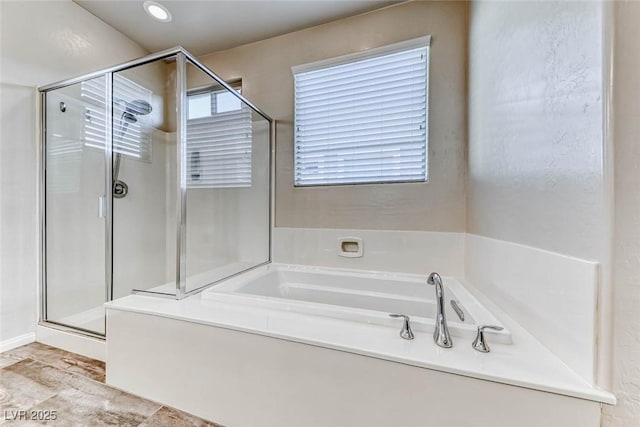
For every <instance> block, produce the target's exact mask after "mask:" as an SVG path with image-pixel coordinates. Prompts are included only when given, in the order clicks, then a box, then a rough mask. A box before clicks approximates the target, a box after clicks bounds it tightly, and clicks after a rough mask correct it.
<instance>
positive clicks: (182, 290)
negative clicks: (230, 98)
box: [38, 46, 275, 338]
mask: <svg viewBox="0 0 640 427" xmlns="http://www.w3.org/2000/svg"><path fill="white" fill-rule="evenodd" d="M174 57H175V60H176V66H177V73H176V75H177V79H176V80H177V81H176V107H177V116H178V120H177V127H176V133H177V144H176V145H177V159H179V160H178V161H177V165H176V175H177V177H178V179H177V180H176V181H177V184H178V185H177V186H176V188H175V191H176V196H177V198H176V200H177V201H179V203H177V212H176V213H177V235H176V244H177V251H176V293H175V298H176V299H183V298H185V297H187V296H189V295H193V294H195V293H198V292H201V291H202V290H204V289H206V288H208V287H210V286H213V285H215V284H216V283H218V282H219V281H220V280H218V281H215V282H212V283H208V284H206V285H203V286H200V287H198V288H196V289H192V290H190V291H187V276H186V274H187V272H186V255H187V254H186V226H187V222H186V211H187V174H186V164H187V134H186V131H187V117H186V111H187V63H190V64H191V65H193V66H195V67H196V68H198V69H199V70H200V71H202V72H203V73H205V74H206V75H207V76H209V77H210V78H212V79H213V80H215V81H216V82H217V83H218V84H219V85H220V86H222V87H224V88H225V89H227V90H228V91H230V92H231V93H233V94H234V95H235V96H236V97H238V98H239V99H240V100H241V101H242V102H244V103H245V104H246V105H248V106H249V107H250V108H251V109H252V110H253V111H254V112H256V113H258V114H259V115H260V116H262V117H263V118H264V119H266V120H267V121H268V122H269V148H268V160H267V161H268V162H269V168H270V172H269V183H268V188H269V221H268V223H269V235H268V238H269V242H268V244H269V256H268V259H267V261H265V262H263V263H260V264H258V265H256V266H254V267H252V268H248V269H246V270H243V271H241V272H238V273H236V274H234V275H231V276H229V277H232V276H235V275H237V274H241V273H243V272H245V271H248V270H251V269H253V268H257V267H260V266H262V265H265V264H268V263H270V262H271V257H272V236H271V234H272V227H273V198H272V196H273V195H272V192H273V189H272V183H273V159H272V157H273V156H272V152H273V144H274V134H273V132H274V123H275V122H274V120H273V119H272V118H271V117H269V116H268V115H267V114H266V113H265V112H264V111H262V110H261V109H260V108H258V107H257V106H255V105H254V104H253V103H252V102H251V101H249V100H248V99H246V98H245V97H244V96H243V95H242V94H240V93H238V91H236V90H234V89H233V88H232V87H231V86H230V85H229V84H227V83H226V82H225V81H224V80H223V79H222V78H221V77H220V76H218V75H217V74H216V73H214V72H213V71H211V70H210V69H209V68H207V67H206V66H205V65H203V64H202V63H201V62H200V61H199V60H198V59H197V58H196V57H195V56H194V55H192V54H191V53H189V52H188V51H187V50H186V49H184V48H183V47H182V46H176V47H174V48H171V49H166V50H163V51H160V52H156V53H153V54H150V55H147V56H144V57H141V58H138V59H134V60H132V61H128V62H125V63H122V64H120V65H115V66H112V67H108V68H105V69H102V70H98V71H94V72H91V73H88V74H84V75H81V76H77V77H74V78H71V79H67V80H62V81H59V82H57V83H52V84H48V85H45V86H40V87H38V91H39V93H40V114H41V116H40V153H39V154H40V155H39V157H40V165H39V170H40V177H39V183H40V200H39V216H40V262H39V268H40V310H39V311H40V312H39V315H40V316H39V317H40V318H39V322H38V323H39V324H42V325H46V326H48V327H53V328H55V329H60V330H63V331H66V332H82V333H83V334H85V335H90V336H94V337H98V338H104V335H102V334H98V333H96V332H93V331H89V330H86V329H82V328H76V327H72V326H68V325H63V324H60V323H56V322H52V321H49V320H46V317H47V277H46V275H47V274H46V273H47V259H46V225H47V224H46V144H47V141H46V93H47V92H49V91H53V90H56V89H60V88H63V87H66V86H71V85H74V84H77V83H80V82H83V81H86V80H91V79H95V78H98V77H102V76H105V77H106V84H105V105H106V106H110V107H111V108H109V107H107V108H106V111H105V123H111V124H112V123H113V102H112V101H113V93H112V89H113V74H114V73H116V72H119V71H123V70H127V69H130V68H133V67H137V66H140V65H145V64H149V63H151V62H155V61H159V60H163V59H169V58H174ZM105 128H106V129H105V138H106V142H105V160H106V165H107V167H106V174H105V175H106V176H105V189H106V194H105V200H106V202H105V211H106V217H105V239H106V240H105V267H106V268H105V288H106V289H105V301H111V300H112V299H113V185H112V180H113V138H112V137H113V129H112V128H113V125H111V126H105ZM109 165H111V167H109ZM227 278H228V277H227ZM227 278H224V279H221V280H226V279H227ZM135 292H138V293H145V294H153V295H157V296H164V297H173V295H170V294H163V293H159V292H150V291H135Z"/></svg>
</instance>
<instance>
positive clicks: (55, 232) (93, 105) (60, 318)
mask: <svg viewBox="0 0 640 427" xmlns="http://www.w3.org/2000/svg"><path fill="white" fill-rule="evenodd" d="M105 84H106V76H101V77H99V78H95V79H91V80H86V81H83V82H80V83H76V84H73V85H70V86H65V87H62V88H60V89H55V90H50V91H48V92H47V93H46V98H45V100H44V107H45V111H44V116H45V117H44V120H45V126H46V127H45V135H44V150H45V156H44V162H45V172H44V182H43V185H44V203H45V234H44V238H45V241H44V252H45V253H44V254H43V255H44V260H45V265H44V274H45V285H46V292H45V299H44V300H43V318H44V320H47V321H48V322H51V323H56V324H60V325H63V326H70V327H74V328H77V329H82V330H84V331H87V332H90V333H93V334H97V335H104V334H105V312H104V308H103V304H104V302H105V300H106V298H107V294H106V290H107V286H106V282H107V280H106V278H105V274H106V272H105V270H106V268H105V266H106V262H105V259H106V258H105V257H106V249H105V241H106V235H105V228H106V218H105V216H106V215H105V213H106V203H105V196H106V179H105V176H106V175H105V174H106V163H107V162H106V159H107V156H106V154H107V152H106V147H105V145H106V144H105V141H106V140H107V139H106V136H107V132H106V128H105V123H106V117H107V111H106V103H105V94H106V90H105Z"/></svg>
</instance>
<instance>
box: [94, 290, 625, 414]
mask: <svg viewBox="0 0 640 427" xmlns="http://www.w3.org/2000/svg"><path fill="white" fill-rule="evenodd" d="M425 286H428V285H426V284H425ZM106 306H107V314H108V316H109V317H108V322H107V327H108V332H107V336H108V342H107V347H108V350H107V365H108V372H107V380H108V382H109V383H110V384H112V385H114V386H117V387H120V388H123V389H125V390H129V391H133V392H136V393H139V392H141V391H144V393H142V394H143V395H145V396H147V397H152V398H154V399H157V400H161V399H159V396H153V393H155V392H153V390H154V389H159V388H162V387H158V385H159V384H160V383H162V382H163V381H164V380H163V379H162V376H163V374H161V373H160V372H158V373H156V374H157V381H158V383H157V384H155V385H153V386H151V385H149V387H150V388H151V389H150V390H140V389H138V386H137V385H136V384H134V383H135V381H133V380H131V381H130V380H126V381H125V379H126V378H129V376H128V375H129V374H130V373H131V371H132V370H136V366H140V365H141V364H146V363H147V361H148V360H149V359H153V358H155V357H156V356H157V354H156V355H154V354H155V353H154V351H152V350H150V352H149V353H147V352H146V351H145V352H140V353H138V352H136V351H131V350H127V349H126V348H127V346H128V345H129V344H128V342H129V341H131V340H133V341H136V340H137V339H142V338H143V337H145V336H147V335H148V334H149V333H151V332H152V330H153V329H155V330H156V332H157V333H159V336H160V337H162V333H163V332H162V331H163V329H157V328H158V326H154V325H155V324H154V323H153V322H151V323H150V325H151V329H152V330H147V329H145V328H142V329H141V328H140V327H139V326H138V325H136V324H135V322H133V323H131V324H128V323H127V322H120V323H116V322H114V321H113V319H117V318H122V317H120V316H122V313H123V312H129V313H130V312H133V313H140V314H148V315H152V316H154V317H153V318H154V319H158V317H165V318H170V319H173V320H174V321H179V325H180V326H179V327H176V328H177V330H178V331H180V330H182V331H183V332H184V333H185V334H188V333H189V331H190V328H191V327H192V325H191V324H193V323H198V324H203V325H207V326H211V327H216V328H214V329H218V328H223V329H232V330H235V331H237V332H238V333H240V332H249V333H251V334H257V335H264V336H267V337H272V338H279V339H284V340H287V341H294V342H297V343H302V344H311V345H314V346H317V347H324V348H329V349H334V350H341V351H345V352H349V353H356V354H360V355H363V356H370V357H374V358H377V359H383V360H387V361H392V362H399V363H402V364H406V365H411V366H414V367H416V368H428V369H431V370H437V371H442V372H447V373H451V374H459V375H463V376H468V377H472V378H477V379H482V380H489V381H494V382H499V383H503V384H509V385H515V386H520V387H525V388H531V389H536V390H540V391H545V392H551V393H555V394H561V395H565V396H571V397H577V398H580V399H587V400H592V401H596V402H604V403H615V398H614V397H613V395H611V394H610V393H608V392H605V391H602V390H599V389H597V388H594V387H593V386H591V385H590V384H589V383H588V382H586V381H585V380H584V379H582V378H581V377H580V376H578V375H577V374H575V373H574V372H573V371H572V370H571V369H569V368H568V367H567V365H565V364H564V363H563V362H562V361H561V360H560V359H558V358H557V357H556V356H555V355H554V354H552V353H551V352H550V351H549V350H547V349H546V348H545V347H544V346H543V345H541V344H540V343H539V342H538V341H537V340H536V339H534V338H533V337H532V336H531V335H529V334H528V333H527V332H526V331H524V330H523V329H522V328H521V327H520V326H518V325H517V324H516V323H515V322H513V321H512V320H510V319H508V318H507V317H506V316H505V317H504V318H501V319H500V320H501V321H502V323H503V324H504V325H505V326H506V327H507V328H508V329H509V330H510V331H511V334H512V336H513V343H512V344H500V343H499V342H495V341H491V337H490V338H489V340H490V345H491V353H488V354H482V353H479V352H477V351H475V350H473V349H472V348H471V339H468V338H464V337H455V336H454V337H453V341H454V346H453V348H451V349H442V348H440V347H438V346H436V345H435V343H434V342H433V337H432V333H431V332H422V331H420V330H417V331H415V334H416V338H415V340H413V341H407V340H403V339H401V338H400V337H399V336H398V332H399V330H400V328H399V326H400V325H397V324H396V325H393V326H383V325H379V324H376V323H367V322H358V321H354V320H344V319H338V318H332V317H327V316H318V315H314V314H311V313H307V314H303V313H298V312H291V311H286V310H282V309H280V308H277V309H275V308H269V307H267V306H265V307H258V306H256V305H252V304H247V305H242V304H230V303H229V302H218V301H212V300H207V299H205V298H203V297H202V294H198V295H195V296H193V297H189V298H186V299H184V300H181V301H176V300H168V299H162V298H154V297H147V296H142V295H131V296H128V297H125V298H121V299H119V300H116V301H113V302H110V303H107V304H106ZM125 317H127V316H125ZM127 318H128V317H127ZM238 337H239V338H238V339H244V338H246V337H247V336H246V335H245V334H239V335H238ZM241 337H244V338H241ZM161 341H163V342H164V344H163V345H164V349H165V352H166V349H169V348H171V349H172V351H171V352H173V351H174V350H175V349H176V348H177V347H180V348H181V349H186V347H185V343H184V342H183V341H182V339H180V340H178V341H179V342H180V345H176V342H178V341H171V339H170V338H169V335H167V336H166V337H165V338H161ZM149 349H151V347H149ZM185 351H189V352H201V350H200V349H199V347H198V346H196V347H194V348H192V349H190V350H185ZM217 351H225V352H226V351H229V352H233V351H234V349H233V348H224V347H218V350H217ZM121 352H122V354H120V353H121ZM171 352H169V353H171ZM256 352H257V353H256ZM260 352H261V350H259V349H254V350H253V355H252V357H255V355H256V354H260ZM121 358H123V359H121ZM132 358H134V359H135V360H134V359H132ZM125 361H126V362H125ZM184 361H186V362H187V364H189V365H190V366H191V369H195V370H196V371H198V372H203V371H205V370H207V369H208V368H209V366H212V365H203V366H198V367H196V366H194V365H191V364H190V363H189V362H188V361H189V357H186V358H185V359H184ZM166 366H167V365H165V367H166ZM193 372H195V371H193ZM309 375H311V373H310V374H309ZM130 378H134V377H130ZM194 380H195V379H194ZM336 380H337V379H336ZM185 381H191V378H189V379H186V378H185ZM146 384H153V382H152V383H146ZM220 385H221V384H217V387H220ZM132 387H133V388H132ZM154 387H155V388H154ZM222 388H223V389H224V388H225V387H222ZM149 393H151V395H150V394H149ZM177 394H180V393H177ZM183 409H185V408H183ZM222 422H223V423H224V420H222ZM234 425H235V424H234Z"/></svg>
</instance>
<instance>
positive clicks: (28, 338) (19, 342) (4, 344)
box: [0, 332, 36, 353]
mask: <svg viewBox="0 0 640 427" xmlns="http://www.w3.org/2000/svg"><path fill="white" fill-rule="evenodd" d="M35 340H36V334H35V332H31V333H28V334H24V335H19V336H17V337H14V338H10V339H8V340H4V341H0V353H3V352H5V351H9V350H13V349H14V348H17V347H20V346H23V345H27V344H31V343H32V342H34V341H35Z"/></svg>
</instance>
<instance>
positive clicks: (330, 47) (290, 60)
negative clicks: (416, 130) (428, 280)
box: [201, 2, 467, 231]
mask: <svg viewBox="0 0 640 427" xmlns="http://www.w3.org/2000/svg"><path fill="white" fill-rule="evenodd" d="M427 34H430V35H431V36H432V44H431V70H430V117H429V124H430V128H429V162H430V164H429V179H430V182H428V183H411V184H386V185H360V186H337V187H313V188H294V187H293V132H292V131H293V75H292V73H291V67H292V66H293V65H299V64H305V63H309V62H313V61H318V60H321V59H326V58H332V57H335V56H339V55H344V54H348V53H352V52H357V51H361V50H365V49H368V48H373V47H378V46H384V45H387V44H391V43H396V42H399V41H403V40H409V39H412V38H416V37H419V36H423V35H427ZM466 39H467V30H466V3H465V2H410V3H405V4H401V5H397V6H393V7H390V8H387V9H382V10H379V11H375V12H371V13H368V14H365V15H361V16H356V17H353V18H348V19H343V20H339V21H335V22H332V23H329V24H325V25H321V26H318V27H313V28H309V29H305V30H302V31H297V32H294V33H290V34H286V35H283V36H279V37H274V38H271V39H267V40H263V41H260V42H256V43H252V44H249V45H245V46H240V47H238V48H234V49H230V50H227V51H223V52H218V53H214V54H211V55H208V56H204V57H202V58H201V60H202V61H203V62H204V63H205V65H207V66H209V67H210V68H211V69H212V70H214V71H215V72H216V73H218V74H220V75H221V76H222V77H223V78H225V79H234V78H242V82H243V93H244V94H245V95H246V96H247V97H248V98H249V99H251V100H252V101H253V102H255V103H256V105H258V106H260V108H262V109H263V110H264V111H265V112H266V113H267V114H269V115H270V116H271V117H273V118H274V119H276V120H277V121H278V124H277V135H276V137H277V151H276V156H277V157H276V159H277V160H276V161H277V163H276V226H280V227H309V228H359V229H362V228H369V229H389V230H432V231H463V230H464V227H465V197H464V176H465V172H464V169H465V156H464V152H465V137H466V130H465V108H466V96H465V66H466V60H465V58H466Z"/></svg>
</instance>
